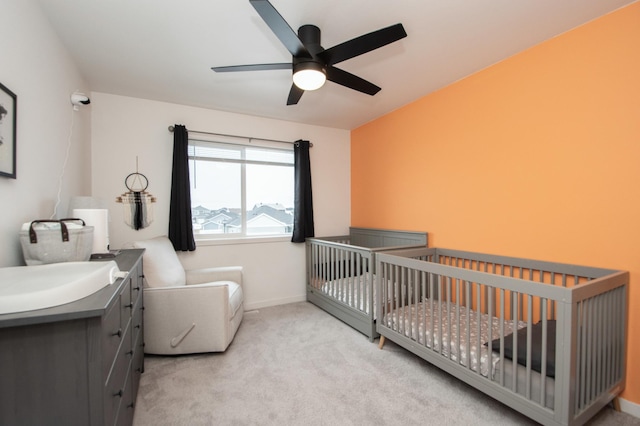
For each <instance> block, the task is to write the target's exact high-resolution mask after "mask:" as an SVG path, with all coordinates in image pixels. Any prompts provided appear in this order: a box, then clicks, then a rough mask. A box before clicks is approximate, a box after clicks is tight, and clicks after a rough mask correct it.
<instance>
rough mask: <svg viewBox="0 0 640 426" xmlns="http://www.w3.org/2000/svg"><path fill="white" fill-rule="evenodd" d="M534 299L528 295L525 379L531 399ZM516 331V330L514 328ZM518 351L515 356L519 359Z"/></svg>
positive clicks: (527, 394)
mask: <svg viewBox="0 0 640 426" xmlns="http://www.w3.org/2000/svg"><path fill="white" fill-rule="evenodd" d="M532 311H533V299H532V297H531V295H527V362H526V366H527V377H526V381H525V386H526V389H525V395H526V397H527V399H531V355H532V348H531V346H532V344H533V341H532V329H531V327H532V326H533V325H532V324H533V312H532ZM514 332H515V330H514ZM517 356H518V355H517V353H516V354H515V355H514V357H515V358H516V359H517Z"/></svg>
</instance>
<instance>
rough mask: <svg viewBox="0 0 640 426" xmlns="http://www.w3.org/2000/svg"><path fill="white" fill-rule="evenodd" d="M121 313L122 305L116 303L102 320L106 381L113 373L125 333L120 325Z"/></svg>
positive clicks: (103, 359)
mask: <svg viewBox="0 0 640 426" xmlns="http://www.w3.org/2000/svg"><path fill="white" fill-rule="evenodd" d="M121 311H122V309H121V308H120V303H114V304H113V305H111V307H110V308H109V310H108V312H107V314H106V315H105V316H104V318H103V319H102V348H103V349H102V353H103V356H102V377H104V378H105V381H106V378H107V376H108V375H109V372H110V371H111V367H112V366H113V362H114V359H115V356H116V352H118V348H119V347H120V344H121V343H122V337H123V334H124V331H125V330H124V329H123V328H122V326H121V325H120V324H121V321H120V314H121ZM103 383H104V382H103Z"/></svg>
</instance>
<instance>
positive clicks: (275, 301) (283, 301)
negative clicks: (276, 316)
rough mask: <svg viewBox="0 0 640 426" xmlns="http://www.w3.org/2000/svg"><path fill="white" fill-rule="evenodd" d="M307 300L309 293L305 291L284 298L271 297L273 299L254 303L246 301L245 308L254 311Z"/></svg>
mask: <svg viewBox="0 0 640 426" xmlns="http://www.w3.org/2000/svg"><path fill="white" fill-rule="evenodd" d="M306 301H307V294H306V293H305V294H303V295H301V296H293V297H287V298H284V299H271V300H263V301H260V302H254V303H245V305H244V310H245V311H253V310H256V309H262V308H268V307H270V306H278V305H286V304H289V303H298V302H306Z"/></svg>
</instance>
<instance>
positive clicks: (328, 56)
mask: <svg viewBox="0 0 640 426" xmlns="http://www.w3.org/2000/svg"><path fill="white" fill-rule="evenodd" d="M406 36H407V32H406V31H405V30H404V27H403V26H402V24H395V25H392V26H390V27H387V28H382V29H380V30H378V31H374V32H371V33H369V34H365V35H362V36H360V37H356V38H354V39H352V40H349V41H345V42H344V43H340V44H338V45H336V46H333V47H331V48H329V49H326V50H324V51H323V52H320V53H319V54H318V56H319V57H320V58H321V59H322V60H323V61H325V63H326V64H327V65H333V64H337V63H338V62H342V61H345V60H347V59H351V58H353V57H355V56H358V55H362V54H363V53H367V52H370V51H372V50H375V49H377V48H379V47H382V46H386V45H387V44H390V43H393V42H394V41H398V40H400V39H401V38H404V37H406Z"/></svg>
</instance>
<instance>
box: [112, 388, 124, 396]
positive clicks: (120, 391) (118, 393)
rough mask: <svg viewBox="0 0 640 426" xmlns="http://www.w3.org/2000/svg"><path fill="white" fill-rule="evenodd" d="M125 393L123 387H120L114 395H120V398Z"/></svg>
mask: <svg viewBox="0 0 640 426" xmlns="http://www.w3.org/2000/svg"><path fill="white" fill-rule="evenodd" d="M123 394H124V392H123V391H122V389H120V390H119V391H118V392H116V393H114V394H113V396H119V397H120V398H122V395H123Z"/></svg>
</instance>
